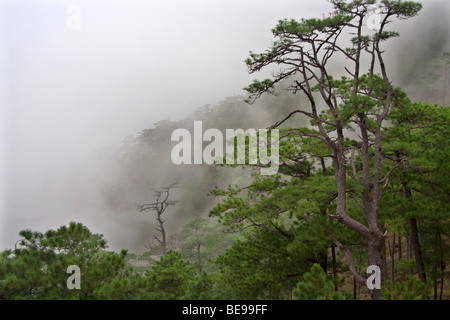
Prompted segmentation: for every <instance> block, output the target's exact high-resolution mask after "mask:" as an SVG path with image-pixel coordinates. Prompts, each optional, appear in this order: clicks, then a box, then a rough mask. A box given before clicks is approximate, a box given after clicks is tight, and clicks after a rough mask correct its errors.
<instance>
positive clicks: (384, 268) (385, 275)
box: [382, 241, 390, 283]
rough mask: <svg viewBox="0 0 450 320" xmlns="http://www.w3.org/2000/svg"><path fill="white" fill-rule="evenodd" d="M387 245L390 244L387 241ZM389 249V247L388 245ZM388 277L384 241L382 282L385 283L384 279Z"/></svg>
mask: <svg viewBox="0 0 450 320" xmlns="http://www.w3.org/2000/svg"><path fill="white" fill-rule="evenodd" d="M388 246H390V244H389V241H388ZM389 250H390V247H389ZM387 279H389V274H388V264H387V251H386V243H384V244H383V279H382V283H385V281H386V280H387Z"/></svg>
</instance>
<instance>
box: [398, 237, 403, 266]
mask: <svg viewBox="0 0 450 320" xmlns="http://www.w3.org/2000/svg"><path fill="white" fill-rule="evenodd" d="M402 255H403V253H402V236H401V235H398V260H399V261H400V260H402V259H403V257H402Z"/></svg>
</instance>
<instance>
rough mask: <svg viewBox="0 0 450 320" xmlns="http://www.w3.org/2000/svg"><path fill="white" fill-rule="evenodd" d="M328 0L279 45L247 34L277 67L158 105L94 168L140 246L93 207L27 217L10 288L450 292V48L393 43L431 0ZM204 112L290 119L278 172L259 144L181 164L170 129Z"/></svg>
mask: <svg viewBox="0 0 450 320" xmlns="http://www.w3.org/2000/svg"><path fill="white" fill-rule="evenodd" d="M331 2H332V3H333V5H334V9H335V11H334V12H333V13H331V14H328V15H324V16H323V17H322V18H320V19H303V20H287V19H286V20H280V21H279V23H278V24H277V25H276V26H274V28H273V30H272V33H273V36H274V39H275V41H274V42H273V43H271V44H267V45H268V46H269V48H268V49H267V51H265V52H262V53H254V52H250V55H249V58H248V59H247V60H246V65H247V68H248V71H249V72H250V73H252V74H254V75H255V78H258V76H259V75H258V73H259V72H260V71H266V70H270V71H272V72H271V74H272V78H270V79H265V80H264V79H260V80H255V81H254V82H253V83H251V84H249V86H248V87H247V88H246V92H247V93H248V96H235V97H229V98H226V99H224V100H223V101H221V102H219V103H217V104H215V105H208V106H204V107H201V108H199V109H197V111H196V112H194V113H193V114H192V115H190V116H189V117H186V118H184V119H182V120H179V121H170V120H161V121H159V122H157V123H155V124H154V125H153V126H152V127H151V128H149V129H147V130H144V131H142V132H141V133H140V134H139V135H137V136H134V137H127V138H126V139H124V141H123V143H122V144H121V146H120V147H118V148H115V149H114V150H109V151H108V152H105V153H104V154H101V155H100V157H101V161H100V165H98V166H96V167H94V168H91V169H90V170H89V171H86V172H83V173H80V177H79V179H80V180H79V182H78V183H79V184H81V183H83V184H86V185H89V181H90V180H89V179H90V178H92V179H94V178H95V179H97V178H98V175H97V174H95V175H92V176H90V174H91V173H92V172H97V170H99V171H102V170H104V172H103V173H104V175H102V177H103V178H104V184H103V185H104V186H105V188H104V189H102V190H100V191H99V193H100V196H101V198H102V199H103V202H104V203H106V204H107V205H108V206H109V207H110V208H111V210H112V211H113V212H114V215H112V216H111V219H117V220H119V221H121V220H126V219H135V220H136V221H137V222H136V224H139V229H138V230H136V234H138V235H139V237H136V238H135V239H134V240H133V246H132V247H131V248H123V249H124V250H122V251H120V250H115V249H116V248H114V250H111V251H110V250H108V249H107V248H108V244H107V241H108V240H110V239H105V238H104V236H103V235H100V234H95V233H93V232H91V231H90V229H89V226H85V225H83V224H81V223H78V222H70V223H69V221H68V224H67V225H65V226H61V227H60V228H59V229H56V230H48V231H45V232H42V231H32V230H28V229H27V228H26V227H25V228H24V229H26V230H24V231H22V232H21V233H20V234H19V237H18V241H17V243H16V246H15V248H11V249H10V250H6V251H3V252H2V253H1V255H0V300H2V299H8V300H9V299H151V300H154V299H164V300H175V299H190V300H191V299H192V300H197V299H198V300H214V299H230V300H232V299H254V300H259V299H261V300H263V299H282V300H347V299H348V300H351V299H360V300H367V299H385V300H415V299H420V300H446V299H450V208H449V200H450V195H449V185H450V181H449V175H448V172H450V165H449V161H448V158H449V157H450V146H449V143H448V137H449V135H450V111H449V110H450V109H449V108H448V104H449V103H450V94H449V93H450V92H449V91H450V90H449V87H450V86H449V79H448V69H449V67H450V54H449V53H448V52H446V51H442V52H438V53H436V52H432V53H427V55H428V56H427V57H428V58H427V59H428V60H427V61H428V62H427V64H426V65H422V66H421V67H420V68H417V66H415V65H413V64H407V65H405V66H404V67H403V68H401V69H400V68H396V69H394V70H391V69H390V68H389V65H390V64H389V63H388V62H386V61H388V60H389V58H388V57H387V55H388V54H389V52H388V51H386V50H385V49H386V48H385V47H384V46H385V44H386V43H389V42H392V41H393V42H395V41H402V40H400V39H401V37H402V35H401V34H400V35H399V34H398V33H397V32H396V29H395V26H397V23H402V22H403V21H402V20H407V19H415V17H416V16H417V15H418V14H419V12H420V10H421V8H422V5H421V4H419V3H416V2H411V1H396V0H392V1H389V0H383V1H381V3H380V8H379V10H380V11H379V14H380V15H381V16H382V17H383V18H382V19H380V25H379V28H378V29H376V30H370V31H369V32H367V29H365V28H366V27H365V25H364V23H365V21H366V19H367V17H368V16H370V14H371V11H370V10H369V9H370V6H371V5H373V4H374V3H375V1H371V0H362V1H361V0H358V1H338V0H332V1H331ZM390 21H392V22H393V23H392V24H390V23H389V22H390ZM394 21H395V22H394ZM263 31H264V30H263ZM263 31H262V32H263ZM388 48H389V47H388ZM249 49H251V48H249ZM405 59H406V58H405ZM194 121H201V122H202V125H203V132H205V131H206V130H207V129H210V128H214V129H218V130H220V131H221V132H226V130H227V129H238V128H242V129H244V130H247V129H249V128H255V129H269V130H279V136H280V139H279V146H278V147H277V148H278V151H279V167H278V172H277V173H276V174H274V175H263V174H261V171H260V169H261V168H264V167H266V166H267V164H265V163H262V162H261V161H259V162H258V163H257V164H250V163H248V159H249V157H250V156H249V151H248V150H247V154H246V156H247V164H245V165H227V164H226V163H225V164H213V165H208V164H205V163H203V164H181V165H176V164H174V163H173V161H171V152H172V150H173V148H174V147H175V146H176V145H177V143H178V142H177V141H172V140H171V135H172V133H173V132H174V131H175V130H176V129H179V128H183V129H186V130H188V131H189V132H194ZM249 139H250V138H249ZM248 144H250V142H248ZM192 145H194V142H192ZM207 145H208V143H207V142H203V148H204V147H206V146H207ZM275 148H276V146H275V145H273V144H272V145H269V146H268V149H269V151H270V152H271V153H272V154H273V152H275ZM108 172H114V174H108ZM71 265H72V266H73V265H75V266H78V267H79V269H80V270H81V277H80V278H79V279H78V280H79V282H80V284H81V285H80V288H79V289H72V290H68V288H67V286H66V280H67V278H68V277H69V276H70V274H68V273H67V267H68V266H71ZM369 266H376V267H378V268H379V270H380V272H381V274H380V281H381V287H377V286H376V282H375V286H370V285H369V281H368V278H369V276H370V275H371V274H370V272H369V273H368V272H367V269H368V267H369ZM78 280H74V281H75V282H76V281H78ZM68 283H69V280H67V284H68Z"/></svg>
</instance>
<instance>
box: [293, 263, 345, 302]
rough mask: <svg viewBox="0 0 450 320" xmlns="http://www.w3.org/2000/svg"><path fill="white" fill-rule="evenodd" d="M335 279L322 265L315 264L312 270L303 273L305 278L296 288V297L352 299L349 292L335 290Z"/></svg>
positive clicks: (303, 298) (301, 298)
mask: <svg viewBox="0 0 450 320" xmlns="http://www.w3.org/2000/svg"><path fill="white" fill-rule="evenodd" d="M334 287H335V283H334V280H333V279H331V278H330V277H328V276H327V274H326V273H325V271H324V270H323V269H322V267H321V266H320V265H318V264H314V265H313V266H312V267H311V270H310V271H309V272H307V273H305V274H304V275H303V280H302V281H300V282H299V283H298V284H297V288H296V289H294V291H293V294H294V297H295V298H297V299H299V300H350V299H352V295H351V294H350V293H348V292H337V291H335V290H334Z"/></svg>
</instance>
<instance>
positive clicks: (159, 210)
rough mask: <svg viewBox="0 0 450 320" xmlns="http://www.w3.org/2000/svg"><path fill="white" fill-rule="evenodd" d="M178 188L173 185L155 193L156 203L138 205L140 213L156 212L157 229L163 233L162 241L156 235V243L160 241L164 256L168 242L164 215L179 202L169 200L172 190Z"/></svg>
mask: <svg viewBox="0 0 450 320" xmlns="http://www.w3.org/2000/svg"><path fill="white" fill-rule="evenodd" d="M173 188H176V184H174V183H172V184H171V185H170V186H168V187H164V188H162V189H161V190H157V191H155V193H154V196H155V202H152V203H146V204H142V205H138V209H139V212H147V211H155V212H156V221H158V224H159V226H157V227H155V229H156V230H157V231H158V232H160V233H161V239H159V238H158V237H157V236H156V235H154V237H155V239H156V241H158V242H159V243H160V244H161V246H162V254H165V253H166V251H167V240H166V229H165V228H164V222H166V220H163V218H162V215H163V213H164V211H166V209H167V207H169V206H173V205H175V204H176V203H177V202H178V201H173V200H169V196H170V190H171V189H173Z"/></svg>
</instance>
